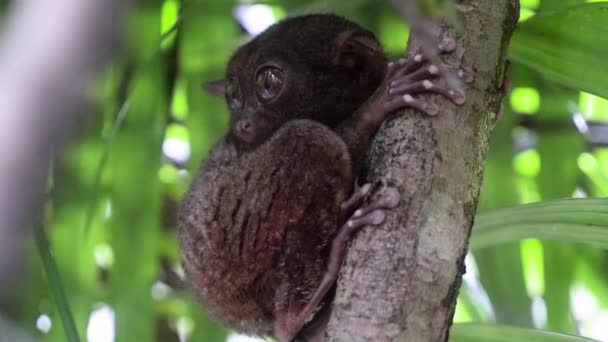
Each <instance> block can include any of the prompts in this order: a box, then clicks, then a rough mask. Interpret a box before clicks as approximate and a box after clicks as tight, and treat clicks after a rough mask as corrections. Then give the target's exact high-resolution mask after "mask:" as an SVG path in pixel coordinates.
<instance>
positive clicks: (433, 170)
mask: <svg viewBox="0 0 608 342" xmlns="http://www.w3.org/2000/svg"><path fill="white" fill-rule="evenodd" d="M458 11H459V14H460V15H461V16H462V21H463V28H464V30H463V32H462V33H461V34H456V38H457V41H458V48H457V51H456V53H454V54H452V55H449V56H446V58H445V59H444V60H445V61H446V62H447V63H449V64H455V65H459V64H460V62H461V58H460V56H464V57H463V58H462V62H463V65H464V66H472V67H474V69H475V71H476V76H475V81H474V82H473V83H472V84H470V85H468V86H467V87H466V91H467V102H466V103H465V104H464V105H463V106H461V107H457V106H454V105H452V104H451V103H449V102H448V101H447V100H445V99H442V98H435V99H434V100H435V101H436V103H438V104H439V105H440V107H441V108H442V110H441V112H440V114H439V115H438V116H437V117H432V118H431V117H427V116H424V115H421V114H419V113H415V112H413V111H406V112H405V114H404V115H401V116H399V117H397V118H395V119H393V120H390V121H388V122H386V123H385V124H384V126H383V128H382V129H381V130H380V132H379V133H378V135H377V136H376V139H375V142H374V146H373V147H372V150H371V152H370V160H369V163H370V165H371V174H370V180H371V181H376V182H377V181H382V182H385V183H388V184H392V185H395V186H397V187H398V188H399V190H400V191H401V194H402V199H401V203H400V206H399V207H398V208H396V209H395V210H393V211H391V212H389V213H388V215H387V221H386V223H385V224H384V225H383V226H382V227H378V228H373V227H367V228H366V229H364V230H363V231H362V232H361V233H360V234H358V235H357V237H356V238H355V240H354V241H353V242H352V244H351V245H350V248H349V251H348V256H347V259H346V262H345V264H344V266H343V268H342V274H341V278H340V280H339V283H338V290H337V294H336V299H335V302H334V309H333V312H332V317H331V319H330V323H329V327H328V330H327V334H326V341H415V342H425V341H433V342H435V341H444V340H447V338H448V331H449V327H450V325H451V322H452V318H453V315H454V308H455V305H456V297H457V294H458V288H459V286H460V281H461V277H462V274H463V273H464V264H463V260H464V256H465V254H466V252H467V244H468V239H469V235H470V231H471V227H472V225H473V218H474V215H475V209H476V206H477V198H478V195H479V190H480V185H481V179H482V175H483V166H484V161H485V156H486V151H487V149H488V140H489V136H490V133H491V131H492V129H493V127H494V123H495V121H496V116H497V115H496V113H497V112H498V110H499V107H500V100H501V97H502V91H501V84H502V80H503V70H504V67H505V58H506V49H507V46H508V42H509V40H510V37H511V33H512V32H513V30H514V28H515V22H516V20H517V16H518V13H519V4H518V1H517V0H493V1H487V0H469V1H461V2H460V3H459V5H458ZM419 44H420V42H417V37H412V38H411V39H410V44H409V46H408V48H409V49H413V48H416V46H418V45H419Z"/></svg>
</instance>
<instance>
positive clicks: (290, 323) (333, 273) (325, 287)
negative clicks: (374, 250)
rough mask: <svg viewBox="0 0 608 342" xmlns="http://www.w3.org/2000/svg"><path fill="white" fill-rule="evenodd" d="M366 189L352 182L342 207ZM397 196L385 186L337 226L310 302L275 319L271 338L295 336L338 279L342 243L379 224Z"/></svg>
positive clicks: (357, 199)
mask: <svg viewBox="0 0 608 342" xmlns="http://www.w3.org/2000/svg"><path fill="white" fill-rule="evenodd" d="M369 189H370V185H369V184H364V185H363V186H361V187H359V186H358V185H357V184H356V183H355V191H354V192H353V195H352V196H351V197H350V198H349V199H348V200H347V201H346V202H345V204H344V205H343V209H346V208H350V207H352V205H353V204H354V203H361V202H362V201H363V198H364V197H365V196H366V194H367V192H368V191H369ZM399 199H400V195H399V191H398V190H397V189H396V188H392V187H389V188H386V189H384V190H383V191H381V192H380V194H379V196H377V197H376V198H374V199H372V201H371V202H370V203H369V204H366V205H364V206H362V207H360V208H359V209H357V210H356V211H355V213H354V214H353V215H352V216H351V217H350V218H349V219H348V220H346V222H345V223H344V224H343V225H342V226H341V227H340V229H338V233H337V235H336V237H335V238H334V239H333V241H332V245H331V252H330V254H329V258H328V260H327V269H326V270H325V273H324V274H323V278H322V279H321V282H320V284H319V287H318V288H317V289H316V290H315V292H314V294H313V295H312V297H311V299H310V301H309V302H308V303H307V304H306V306H305V307H304V308H303V309H301V310H296V309H295V308H294V309H290V310H288V312H287V313H286V314H285V316H284V317H283V319H281V320H280V322H279V321H277V323H276V324H277V325H276V326H275V337H276V338H277V339H278V340H279V341H281V342H283V341H291V339H293V338H295V336H296V335H298V333H299V332H300V330H301V329H302V328H303V327H304V325H305V324H306V322H307V321H308V319H309V318H310V316H311V315H312V314H313V313H314V311H315V310H316V309H317V307H318V306H319V304H320V303H321V301H322V300H323V298H324V297H325V295H326V294H327V292H328V291H329V290H330V289H331V288H332V287H333V286H334V284H335V283H336V280H337V279H338V273H339V272H340V267H341V266H342V262H343V261H344V256H345V255H346V245H347V243H348V241H350V239H351V238H352V237H353V235H354V233H356V232H357V231H358V230H359V229H361V228H362V227H365V226H367V225H379V224H381V223H382V222H384V219H385V217H386V215H385V214H384V210H386V209H392V208H394V207H396V206H397V205H398V204H399ZM315 319H317V317H315V318H314V319H313V320H315ZM322 319H326V317H324V316H323V318H322ZM315 323H316V322H310V323H309V324H308V325H309V326H310V325H316V326H320V324H315ZM316 329H324V327H318V328H316ZM308 334H310V335H318V334H317V333H311V332H307V335H308Z"/></svg>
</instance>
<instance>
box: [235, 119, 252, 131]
mask: <svg viewBox="0 0 608 342" xmlns="http://www.w3.org/2000/svg"><path fill="white" fill-rule="evenodd" d="M235 128H236V131H237V132H238V133H239V134H240V135H241V134H249V133H251V131H252V130H253V124H252V123H251V120H248V119H242V120H239V121H238V122H237V123H236V127H235Z"/></svg>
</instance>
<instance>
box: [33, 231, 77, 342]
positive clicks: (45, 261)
mask: <svg viewBox="0 0 608 342" xmlns="http://www.w3.org/2000/svg"><path fill="white" fill-rule="evenodd" d="M34 238H35V240H36V247H37V248H38V253H39V254H40V258H41V259H42V265H43V267H44V271H45V273H46V276H47V278H48V282H49V288H50V291H51V294H52V296H53V299H54V300H55V303H56V305H57V311H58V312H59V316H60V317H61V324H62V325H63V330H64V332H65V338H66V340H67V341H69V342H79V341H80V338H79V337H78V330H76V324H75V323H74V317H73V315H72V310H71V309H70V304H69V303H68V297H67V296H66V294H65V292H66V291H65V288H64V286H63V282H62V281H61V274H60V273H59V268H58V267H57V263H56V262H55V259H54V258H53V255H52V254H51V248H50V246H49V240H48V238H47V236H46V233H45V232H44V228H43V227H42V226H37V227H35V228H34Z"/></svg>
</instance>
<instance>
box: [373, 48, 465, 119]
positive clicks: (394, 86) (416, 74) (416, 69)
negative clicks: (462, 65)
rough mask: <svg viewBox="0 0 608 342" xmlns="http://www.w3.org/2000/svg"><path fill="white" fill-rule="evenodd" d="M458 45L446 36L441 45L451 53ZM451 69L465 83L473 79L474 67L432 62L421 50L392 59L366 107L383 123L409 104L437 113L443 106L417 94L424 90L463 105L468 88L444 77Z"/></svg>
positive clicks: (429, 112)
mask: <svg viewBox="0 0 608 342" xmlns="http://www.w3.org/2000/svg"><path fill="white" fill-rule="evenodd" d="M455 47H456V44H455V42H454V40H453V39H451V38H446V39H444V40H443V41H442V43H441V44H440V45H439V50H440V51H441V52H442V53H450V52H452V51H454V49H455ZM449 73H454V75H455V76H456V77H457V78H458V79H459V80H460V81H461V82H464V83H469V82H471V81H472V80H473V71H472V70H466V69H459V68H457V67H454V66H450V65H447V64H439V65H436V64H432V63H428V58H427V57H426V56H425V55H424V54H422V53H420V52H416V53H413V54H411V55H410V56H408V57H405V58H400V59H398V60H397V61H395V62H391V63H389V65H388V69H387V72H386V76H385V78H384V81H383V83H382V84H381V85H380V86H379V87H378V90H377V91H376V92H375V93H374V94H373V95H372V96H371V97H370V98H369V100H368V101H367V103H366V104H365V105H364V107H363V108H365V109H364V110H365V111H366V112H367V113H365V114H366V115H367V116H368V117H367V119H368V120H370V121H371V122H372V123H378V124H379V123H381V122H382V121H384V119H385V118H386V116H388V115H389V114H390V113H392V112H394V111H396V110H399V109H402V108H406V107H410V108H415V109H417V110H419V111H421V112H424V113H426V114H428V115H436V114H437V113H438V112H439V107H438V106H437V105H436V104H434V103H432V102H430V101H426V100H422V99H420V98H417V97H416V96H415V95H417V94H421V93H432V94H439V95H442V96H445V97H446V98H448V99H450V100H451V101H452V102H453V103H455V104H457V105H462V104H463V103H464V102H465V93H464V90H462V89H459V88H451V87H450V86H448V85H446V82H445V81H444V80H443V78H444V76H446V75H448V74H449Z"/></svg>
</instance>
